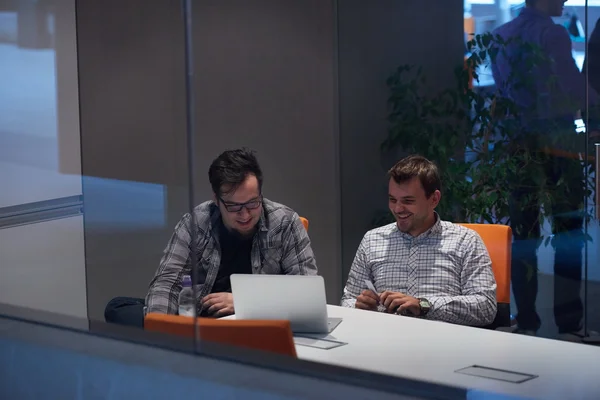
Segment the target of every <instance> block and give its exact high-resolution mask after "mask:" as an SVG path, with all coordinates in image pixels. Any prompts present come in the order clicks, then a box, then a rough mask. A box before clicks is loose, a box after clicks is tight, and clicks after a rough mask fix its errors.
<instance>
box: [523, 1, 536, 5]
mask: <svg viewBox="0 0 600 400" xmlns="http://www.w3.org/2000/svg"><path fill="white" fill-rule="evenodd" d="M536 2H537V0H525V5H527V6H535V3H536Z"/></svg>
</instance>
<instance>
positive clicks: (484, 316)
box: [427, 295, 497, 326]
mask: <svg viewBox="0 0 600 400" xmlns="http://www.w3.org/2000/svg"><path fill="white" fill-rule="evenodd" d="M427 300H429V302H430V303H431V310H430V311H429V313H428V314H427V318H428V319H433V320H437V321H444V322H450V323H453V324H460V325H470V326H484V325H489V324H491V323H492V322H493V321H494V318H495V317H496V310H497V305H496V301H495V300H493V301H492V300H490V299H489V298H488V297H487V296H485V295H467V296H433V297H428V298H427Z"/></svg>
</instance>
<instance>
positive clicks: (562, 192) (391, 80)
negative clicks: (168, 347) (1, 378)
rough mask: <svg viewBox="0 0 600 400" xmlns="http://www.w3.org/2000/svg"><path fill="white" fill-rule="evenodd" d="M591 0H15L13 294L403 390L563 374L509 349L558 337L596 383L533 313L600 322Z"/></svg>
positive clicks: (5, 268)
mask: <svg viewBox="0 0 600 400" xmlns="http://www.w3.org/2000/svg"><path fill="white" fill-rule="evenodd" d="M559 3H561V4H559ZM589 3H590V4H589V5H588V4H587V2H585V3H584V2H576V1H573V0H571V1H568V2H566V3H565V8H564V10H563V8H562V2H560V1H554V0H538V3H535V5H534V2H531V3H530V4H529V5H528V6H525V4H524V3H523V2H515V1H512V0H510V1H508V0H506V1H492V0H490V1H483V0H482V1H463V0H436V1H432V2H430V4H428V5H427V6H424V5H423V2H422V1H402V2H399V1H394V0H372V1H369V2H365V1H363V0H344V1H323V0H307V1H303V2H297V1H293V0H289V1H282V0H253V1H251V2H250V1H247V0H231V1H228V2H222V1H213V0H193V1H192V0H182V1H181V2H156V3H149V2H144V1H142V0H136V1H129V2H126V3H124V2H120V1H112V2H111V1H107V2H95V1H92V0H89V1H88V0H82V1H78V2H77V4H75V2H62V1H61V2H58V1H57V2H54V1H12V2H6V4H4V5H0V59H2V63H0V105H2V107H0V183H1V184H2V185H3V187H4V188H5V189H6V190H4V189H3V190H1V191H0V303H7V304H10V305H12V306H21V307H27V308H30V309H34V310H37V311H41V312H49V313H53V315H56V314H59V315H62V316H68V317H75V318H79V320H80V321H85V323H84V324H83V325H78V326H77V328H79V329H81V328H83V329H84V330H88V331H92V332H93V333H98V334H102V333H106V332H107V331H108V332H112V331H113V330H112V328H117V327H118V328H121V327H123V326H125V327H129V328H135V329H133V330H128V331H129V336H128V337H127V339H128V340H133V341H136V340H138V339H139V341H140V342H144V343H149V341H151V340H150V339H149V338H150V337H151V335H152V333H153V332H150V331H158V332H159V333H162V334H166V335H163V338H164V336H166V337H168V338H169V339H170V343H177V344H179V345H183V346H182V347H178V349H179V350H182V349H183V350H184V351H185V350H190V349H192V348H193V349H194V350H195V353H196V354H194V356H197V357H199V358H200V357H208V358H218V359H227V360H228V362H236V363H238V362H239V363H240V365H249V364H251V365H253V366H256V367H257V368H260V369H261V370H262V369H281V370H282V371H283V370H285V371H292V372H293V373H297V374H299V375H304V374H307V376H309V377H310V379H315V380H319V379H326V380H337V379H342V381H343V379H345V378H348V379H350V378H356V379H357V382H359V383H360V384H361V385H362V384H365V385H368V387H369V388H371V389H376V390H380V391H381V392H382V393H385V394H386V395H387V394H390V393H391V394H392V395H395V394H398V393H397V390H398V389H397V388H401V389H402V390H404V387H401V385H399V384H398V382H400V381H404V380H407V381H410V382H413V383H414V382H418V385H417V386H419V385H421V384H422V385H423V387H427V388H429V389H431V390H432V392H431V396H432V397H436V398H438V397H441V398H462V397H465V396H466V394H465V392H466V391H467V390H468V391H469V393H468V396H469V398H474V397H476V396H478V395H482V396H485V395H486V394H487V391H490V390H491V391H493V392H498V393H503V394H506V395H511V396H525V397H530V398H531V397H534V398H535V397H539V398H544V397H548V396H550V395H557V393H559V394H560V393H563V392H561V390H562V391H564V390H567V389H568V388H569V387H568V386H566V385H562V386H561V387H558V386H557V387H555V386H554V385H555V384H556V385H558V383H560V382H559V381H560V379H556V376H558V375H557V374H558V372H557V371H558V370H557V369H552V368H555V367H554V366H553V365H551V364H552V363H550V362H548V359H545V361H544V359H542V361H539V362H537V364H527V365H525V367H523V365H524V364H523V363H519V362H517V361H518V360H517V361H515V360H513V359H511V358H510V357H504V356H505V352H506V351H514V352H515V354H530V353H532V352H535V353H536V354H538V355H540V357H542V356H541V355H545V357H550V355H553V354H555V352H556V353H557V354H562V355H563V356H564V357H567V356H568V357H567V358H569V359H571V358H572V359H577V360H578V362H579V365H580V366H586V368H581V371H580V374H581V375H580V378H581V382H582V384H581V385H580V387H579V390H581V391H582V393H583V394H582V396H581V397H582V398H583V397H585V395H586V393H587V392H586V391H588V392H589V391H593V390H592V389H595V388H597V383H596V380H595V379H593V378H594V377H593V373H594V369H593V368H592V367H590V368H587V365H588V364H590V365H591V364H592V363H593V361H594V360H595V359H596V358H594V356H595V355H596V353H594V351H593V350H589V349H588V347H586V346H583V345H582V346H574V347H573V346H571V347H568V348H565V347H564V343H561V342H559V341H542V340H540V341H534V342H535V343H534V342H532V341H529V338H524V337H523V336H520V335H530V336H539V337H546V338H556V339H561V340H566V341H574V342H578V343H591V342H594V341H595V337H596V336H594V334H593V332H592V331H593V330H594V329H598V328H599V326H598V323H599V321H598V318H600V317H599V316H600V310H598V309H597V307H595V304H596V303H597V302H596V301H595V300H594V299H595V297H594V296H597V295H598V293H596V292H598V290H597V288H596V286H598V282H597V281H598V279H600V278H598V276H599V275H598V267H597V264H598V262H597V257H598V251H597V237H598V234H599V229H600V228H598V217H597V210H598V209H597V207H596V204H597V198H598V196H597V192H596V163H597V160H598V157H597V155H598V150H597V148H596V142H597V136H598V135H596V130H599V131H600V128H598V129H596V125H597V122H596V120H597V119H598V115H597V111H596V104H595V101H596V100H595V99H596V97H597V94H596V91H595V90H596V89H595V87H594V85H595V82H596V78H595V77H594V72H595V70H596V68H595V67H594V59H595V53H594V50H595V47H596V45H595V35H596V33H595V30H594V25H595V24H596V19H598V18H600V11H598V12H597V10H596V8H598V9H599V10H600V4H599V5H598V7H596V5H593V4H592V2H591V1H590V2H589ZM540 4H543V5H544V6H543V7H542V6H540ZM596 14H597V15H596ZM519 21H525V22H524V23H523V24H521V23H520V22H519ZM108 22H110V25H109V24H108ZM536 24H538V25H539V27H540V29H542V30H544V31H545V32H546V31H551V32H554V34H555V35H556V36H555V37H551V39H552V40H550V39H548V40H546V39H544V40H538V39H539V35H537V34H533V35H532V34H530V33H531V32H530V31H520V30H519V29H520V28H519V27H520V26H523V25H527V26H530V25H532V26H533V25H535V26H537V25H536ZM536 40H537V42H536ZM556 43H558V44H559V45H560V46H559V45H557V44H556ZM586 49H587V52H586ZM582 71H583V72H582ZM409 155H421V156H423V157H425V158H426V159H428V160H430V161H432V162H433V164H431V163H429V162H428V161H427V160H422V159H420V158H409V159H408V160H409V161H410V160H412V161H410V162H413V163H415V164H411V165H413V167H414V165H418V166H420V167H419V168H424V169H427V168H428V171H429V172H428V173H430V175H428V176H430V178H431V179H429V181H427V180H426V179H425V178H423V179H421V176H420V175H419V179H418V180H416V179H414V178H415V177H416V176H417V175H418V174H417V175H415V173H414V171H413V170H416V169H419V168H417V167H414V168H413V167H410V168H409V167H407V166H406V165H407V164H406V162H408V161H406V160H407V159H406V157H407V156H409ZM400 160H405V161H404V164H403V163H400V164H398V161H400ZM434 164H435V166H434ZM411 168H413V170H411ZM406 171H409V172H406ZM411 171H413V172H411ZM432 171H433V172H432ZM436 171H437V172H436ZM437 174H439V177H440V180H438V179H437ZM405 175H410V176H409V177H408V178H407V177H406V176H405ZM425 175H427V174H425ZM440 181H441V182H440ZM415 182H416V183H415ZM411 183H415V184H414V185H413V186H410V185H409V184H411ZM407 185H408V186H407ZM409 186H410V187H409ZM434 210H435V213H434ZM450 222H452V223H454V224H450ZM428 224H429V225H428ZM457 224H461V225H463V224H472V225H469V226H468V227H469V228H471V230H468V229H465V228H464V227H462V226H460V227H459V226H457ZM475 224H476V225H475ZM490 227H493V228H494V229H500V230H488V229H487V228H490ZM422 228H425V229H422ZM508 228H510V231H509V229H508ZM472 230H475V231H477V232H478V234H475V233H473V232H472ZM445 232H450V234H451V235H450V236H451V239H448V237H447V236H444V235H445ZM486 232H487V233H486ZM490 232H491V233H490ZM497 232H501V233H497ZM509 232H512V233H511V234H510V235H509ZM442 233H443V234H442ZM438 234H439V235H438ZM460 235H462V236H460ZM458 236H460V237H458ZM488 255H491V259H488ZM436 257H437V258H436ZM482 260H483V261H482ZM509 271H511V273H510V274H509ZM288 278H289V279H288ZM292 278H293V279H292ZM296 278H298V279H296ZM465 282H466V283H465ZM236 288H237V289H236ZM459 297H461V298H459ZM369 299H370V300H369ZM360 308H363V309H368V310H371V311H372V312H368V311H364V310H357V309H360ZM11 309H12V308H11ZM2 310H4V308H3V309H2ZM2 310H0V314H1V313H2ZM429 313H430V314H429ZM28 315H30V316H32V315H38V316H37V317H36V316H32V317H28V318H25V317H23V318H24V319H36V318H37V319H39V320H41V321H44V322H45V323H47V322H49V321H48V317H47V314H45V315H46V316H43V317H42V314H35V313H34V314H28ZM13 317H14V315H13ZM414 317H418V318H414ZM424 319H431V320H439V321H443V322H449V323H445V324H441V323H429V322H428V321H423V320H424ZM62 321H66V320H64V319H63V320H62ZM65 324H66V325H69V326H71V327H72V325H70V324H67V323H63V325H65ZM136 329H137V330H136ZM496 329H499V330H503V331H508V332H512V334H510V335H509V334H507V335H506V336H498V335H496V334H495V332H490V331H491V330H496ZM144 331H146V332H144ZM132 332H133V333H132ZM149 335H150V336H149ZM494 341H497V344H498V345H497V346H490V342H494ZM212 342H220V344H221V347H219V346H215V344H214V343H212ZM448 343H451V345H448ZM494 343H496V342H494ZM242 347H246V349H242ZM248 347H251V348H253V350H254V352H252V351H250V350H248V349H247V348H248ZM590 348H591V347H590ZM498 349H502V353H498V352H496V351H498ZM507 349H508V350H507ZM565 349H566V350H565ZM257 350H258V351H261V352H262V353H261V352H257ZM567 350H568V351H567ZM271 353H279V354H277V355H274V354H271ZM357 354H358V356H357ZM516 358H519V357H516ZM532 362H533V361H532ZM333 367H335V368H333ZM520 367H523V368H520ZM332 368H333V369H335V371H333V370H332ZM545 368H550V369H549V370H547V369H545ZM556 368H558V367H556ZM561 368H564V367H561ZM513 370H514V371H517V370H521V372H520V373H517V372H514V371H513ZM561 373H562V371H561ZM494 374H496V375H494ZM497 374H500V375H501V379H500V378H498V375H497ZM492 375H493V376H492ZM340 377H342V378H340ZM493 379H500V380H499V381H498V380H493ZM565 379H568V376H565ZM500 381H503V382H500ZM507 381H508V382H509V383H506V382H507ZM530 381H531V382H530ZM429 382H432V383H434V384H435V385H436V386H431V388H430V387H429V386H430V384H429ZM515 382H529V383H530V384H529V385H521V386H519V385H515ZM437 385H440V386H439V387H438V386H437ZM595 385H596V386H595ZM446 386H450V387H451V388H450V389H448V388H447V387H446ZM419 388H421V386H419ZM565 388H567V389H565ZM412 390H413V389H412V388H411V389H410V391H412ZM419 390H420V389H419ZM438 390H439V391H438ZM414 393H418V395H421V392H420V391H418V390H416V389H415V392H414Z"/></svg>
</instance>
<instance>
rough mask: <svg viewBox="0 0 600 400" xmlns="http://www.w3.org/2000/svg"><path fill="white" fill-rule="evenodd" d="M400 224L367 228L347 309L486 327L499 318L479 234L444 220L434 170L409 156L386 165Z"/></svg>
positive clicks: (353, 272) (352, 271)
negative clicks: (441, 215)
mask: <svg viewBox="0 0 600 400" xmlns="http://www.w3.org/2000/svg"><path fill="white" fill-rule="evenodd" d="M388 175H389V177H390V180H389V194H388V196H389V208H390V211H391V212H392V214H393V215H394V217H395V219H396V222H394V223H392V224H389V225H386V226H383V227H381V228H377V229H374V230H372V231H369V232H367V234H366V235H365V236H364V238H363V240H362V242H361V244H360V246H359V248H358V251H357V253H356V257H355V258H354V262H353V263H352V267H351V269H350V274H349V276H348V282H347V283H346V287H345V288H344V296H343V297H342V306H345V307H356V308H360V309H364V310H372V311H381V312H387V313H393V314H398V315H406V316H415V317H422V318H427V319H433V320H438V321H445V322H451V323H455V324H462V325H471V326H484V325H489V324H491V323H492V322H493V321H494V318H495V317H496V281H495V279H494V275H493V273H492V263H491V260H490V257H489V254H488V252H487V250H486V248H485V246H484V244H483V241H482V240H481V238H480V237H479V235H478V234H477V233H476V232H475V231H473V230H470V229H467V228H465V227H463V226H460V225H456V224H453V223H450V222H445V221H441V220H440V217H439V215H438V214H437V213H436V212H435V208H436V206H437V205H438V203H439V202H440V198H441V181H440V175H439V172H438V169H437V167H436V166H435V164H433V163H432V162H431V161H429V160H427V159H426V158H424V157H420V156H410V157H407V158H405V159H403V160H401V161H399V162H398V163H397V164H396V165H394V167H392V169H390V170H389V172H388Z"/></svg>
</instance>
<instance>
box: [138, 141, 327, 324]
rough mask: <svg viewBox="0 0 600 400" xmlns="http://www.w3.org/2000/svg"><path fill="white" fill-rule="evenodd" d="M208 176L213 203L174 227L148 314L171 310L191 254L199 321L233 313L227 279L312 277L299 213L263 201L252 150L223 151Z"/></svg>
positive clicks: (153, 286) (149, 298) (175, 306)
mask: <svg viewBox="0 0 600 400" xmlns="http://www.w3.org/2000/svg"><path fill="white" fill-rule="evenodd" d="M208 177H209V181H210V184H211V187H212V191H213V199H212V200H211V201H207V202H205V203H202V204H200V205H199V206H197V207H196V208H195V209H194V218H192V216H191V215H190V214H186V215H185V216H184V217H183V218H182V220H181V221H180V222H179V224H178V225H177V227H176V228H175V232H174V233H173V236H172V237H171V240H170V241H169V244H168V245H167V248H166V249H165V252H164V256H163V258H162V260H161V262H160V266H159V267H158V271H157V272H156V275H155V276H154V279H153V280H152V282H151V283H150V290H149V292H148V295H147V296H146V302H145V303H146V306H147V312H155V313H165V314H176V313H177V309H178V296H179V292H180V291H181V286H182V278H183V276H184V275H192V263H191V256H190V254H191V251H195V252H196V255H197V257H196V260H197V265H196V276H197V283H198V285H197V291H198V294H199V296H198V297H199V301H198V315H202V316H214V317H222V316H226V315H230V314H233V312H234V309H233V296H232V294H231V283H230V279H229V278H230V276H231V274H236V273H237V274H287V275H315V274H316V273H317V266H316V262H315V257H314V255H313V251H312V249H311V246H310V239H309V238H308V234H307V232H306V229H304V226H303V225H302V222H301V221H300V218H299V216H298V214H296V213H295V212H294V211H293V210H292V209H290V208H288V207H286V206H284V205H281V204H278V203H275V202H272V201H269V200H267V199H265V198H264V197H263V196H262V183H263V175H262V171H261V169H260V166H259V164H258V161H257V159H256V157H255V155H254V154H253V152H251V151H250V150H247V149H240V150H231V151H225V152H224V153H222V154H221V155H220V156H219V157H217V158H216V159H215V160H214V161H213V162H212V164H211V166H210V168H209V170H208ZM192 222H195V224H196V226H195V229H192ZM194 231H195V232H196V234H195V235H193V234H192V233H193V232H194ZM192 236H195V240H192ZM257 295H258V296H259V295H260V293H257ZM267 306H268V305H267Z"/></svg>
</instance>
